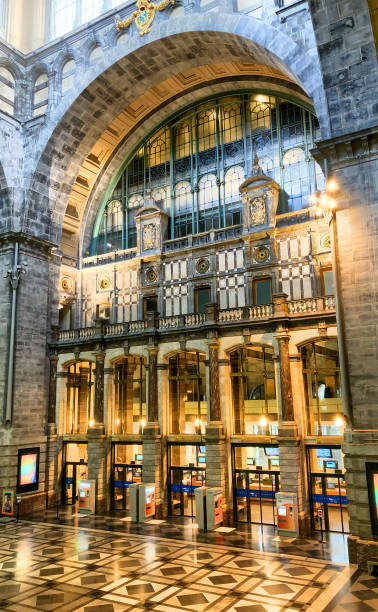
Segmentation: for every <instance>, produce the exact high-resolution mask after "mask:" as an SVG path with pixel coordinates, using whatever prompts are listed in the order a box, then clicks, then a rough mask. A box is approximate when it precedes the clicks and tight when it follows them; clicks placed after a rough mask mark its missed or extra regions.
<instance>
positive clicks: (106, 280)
mask: <svg viewBox="0 0 378 612" xmlns="http://www.w3.org/2000/svg"><path fill="white" fill-rule="evenodd" d="M100 287H101V289H109V287H110V278H107V277H105V278H103V279H102V280H101V281H100Z"/></svg>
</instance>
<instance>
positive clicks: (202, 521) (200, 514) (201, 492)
mask: <svg viewBox="0 0 378 612" xmlns="http://www.w3.org/2000/svg"><path fill="white" fill-rule="evenodd" d="M194 498H195V501H196V521H197V524H198V529H200V531H205V530H206V487H197V488H196V489H194Z"/></svg>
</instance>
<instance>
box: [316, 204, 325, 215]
mask: <svg viewBox="0 0 378 612" xmlns="http://www.w3.org/2000/svg"><path fill="white" fill-rule="evenodd" d="M322 214H323V211H322V209H321V208H320V206H317V207H316V209H315V215H316V216H317V217H321V216H322Z"/></svg>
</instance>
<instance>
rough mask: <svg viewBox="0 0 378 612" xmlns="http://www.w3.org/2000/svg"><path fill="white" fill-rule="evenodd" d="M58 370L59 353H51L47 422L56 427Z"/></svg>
mask: <svg viewBox="0 0 378 612" xmlns="http://www.w3.org/2000/svg"><path fill="white" fill-rule="evenodd" d="M57 371H58V355H50V382H49V405H48V410H47V423H48V425H49V426H50V428H51V427H52V426H54V427H55V429H56V379H57Z"/></svg>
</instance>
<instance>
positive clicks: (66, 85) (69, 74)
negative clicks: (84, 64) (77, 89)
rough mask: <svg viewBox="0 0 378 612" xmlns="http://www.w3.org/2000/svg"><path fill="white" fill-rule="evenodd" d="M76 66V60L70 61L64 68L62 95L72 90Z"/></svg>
mask: <svg viewBox="0 0 378 612" xmlns="http://www.w3.org/2000/svg"><path fill="white" fill-rule="evenodd" d="M75 69H76V64H75V60H73V59H70V60H68V61H67V62H66V63H65V64H64V65H63V68H62V94H64V93H65V92H66V91H68V90H69V89H72V87H73V84H74V74H75Z"/></svg>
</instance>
